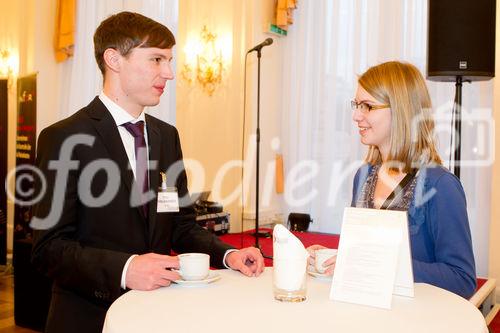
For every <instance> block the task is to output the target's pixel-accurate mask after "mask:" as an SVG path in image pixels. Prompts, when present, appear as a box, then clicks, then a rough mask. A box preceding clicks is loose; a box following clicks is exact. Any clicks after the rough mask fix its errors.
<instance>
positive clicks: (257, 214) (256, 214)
mask: <svg viewBox="0 0 500 333" xmlns="http://www.w3.org/2000/svg"><path fill="white" fill-rule="evenodd" d="M261 55H262V54H261V49H260V48H259V49H257V129H256V133H255V134H256V135H255V136H256V138H255V140H256V142H257V151H256V152H257V158H256V170H255V233H254V234H253V235H254V236H255V247H256V248H258V249H260V245H259V237H262V238H269V237H271V235H270V234H269V233H268V232H259V166H260V57H261Z"/></svg>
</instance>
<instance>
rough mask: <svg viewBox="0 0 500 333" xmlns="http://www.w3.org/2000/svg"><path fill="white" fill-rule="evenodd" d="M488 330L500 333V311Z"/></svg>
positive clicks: (492, 332)
mask: <svg viewBox="0 0 500 333" xmlns="http://www.w3.org/2000/svg"><path fill="white" fill-rule="evenodd" d="M488 328H489V329H490V332H491V333H500V311H499V312H497V315H496V316H495V318H493V320H492V321H491V323H490V325H489V326H488Z"/></svg>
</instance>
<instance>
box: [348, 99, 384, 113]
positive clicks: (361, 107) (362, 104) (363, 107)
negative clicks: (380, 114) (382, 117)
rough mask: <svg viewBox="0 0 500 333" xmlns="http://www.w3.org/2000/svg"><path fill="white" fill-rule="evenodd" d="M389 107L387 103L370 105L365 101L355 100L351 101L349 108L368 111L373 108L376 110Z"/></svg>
mask: <svg viewBox="0 0 500 333" xmlns="http://www.w3.org/2000/svg"><path fill="white" fill-rule="evenodd" d="M388 107H390V105H389V104H382V105H371V104H368V103H366V102H359V103H358V102H356V101H351V110H353V111H354V110H359V111H361V112H363V113H368V112H370V111H373V110H378V109H386V108H388Z"/></svg>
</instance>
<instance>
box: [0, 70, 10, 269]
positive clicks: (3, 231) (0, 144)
mask: <svg viewBox="0 0 500 333" xmlns="http://www.w3.org/2000/svg"><path fill="white" fill-rule="evenodd" d="M7 88H8V86H7V80H0V182H1V183H0V186H1V187H0V189H1V190H0V265H5V264H6V263H7V193H6V192H5V178H6V177H7V111H8V110H7V108H8V104H7Z"/></svg>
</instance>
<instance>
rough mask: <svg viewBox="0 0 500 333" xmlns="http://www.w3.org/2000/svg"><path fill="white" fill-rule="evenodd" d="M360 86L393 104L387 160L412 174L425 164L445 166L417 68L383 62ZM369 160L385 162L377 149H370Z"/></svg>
mask: <svg viewBox="0 0 500 333" xmlns="http://www.w3.org/2000/svg"><path fill="white" fill-rule="evenodd" d="M358 83H359V84H360V85H361V86H362V87H363V88H364V89H365V90H366V91H367V92H368V93H369V94H370V95H372V96H373V97H374V98H375V99H376V100H377V101H379V102H381V103H384V104H388V105H390V108H391V115H392V121H391V134H390V149H389V154H388V156H387V161H385V162H391V163H397V164H399V167H397V168H392V169H401V171H403V172H406V173H408V172H410V171H411V170H412V169H418V168H419V167H420V166H422V165H425V164H441V158H440V157H439V155H438V153H437V150H436V145H435V141H434V119H433V118H432V114H431V108H432V106H431V99H430V97H429V92H428V90H427V86H426V85H425V80H424V78H423V77H422V74H420V71H419V70H418V69H417V68H416V67H415V66H413V65H411V64H408V63H402V62H398V61H390V62H385V63H382V64H380V65H378V66H374V67H371V68H370V69H368V70H367V71H366V72H365V73H364V74H362V75H361V76H360V77H359V79H358ZM366 161H367V162H368V163H370V164H378V163H381V162H382V158H381V154H380V151H379V149H378V148H377V147H376V146H370V148H369V150H368V154H367V156H366Z"/></svg>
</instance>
